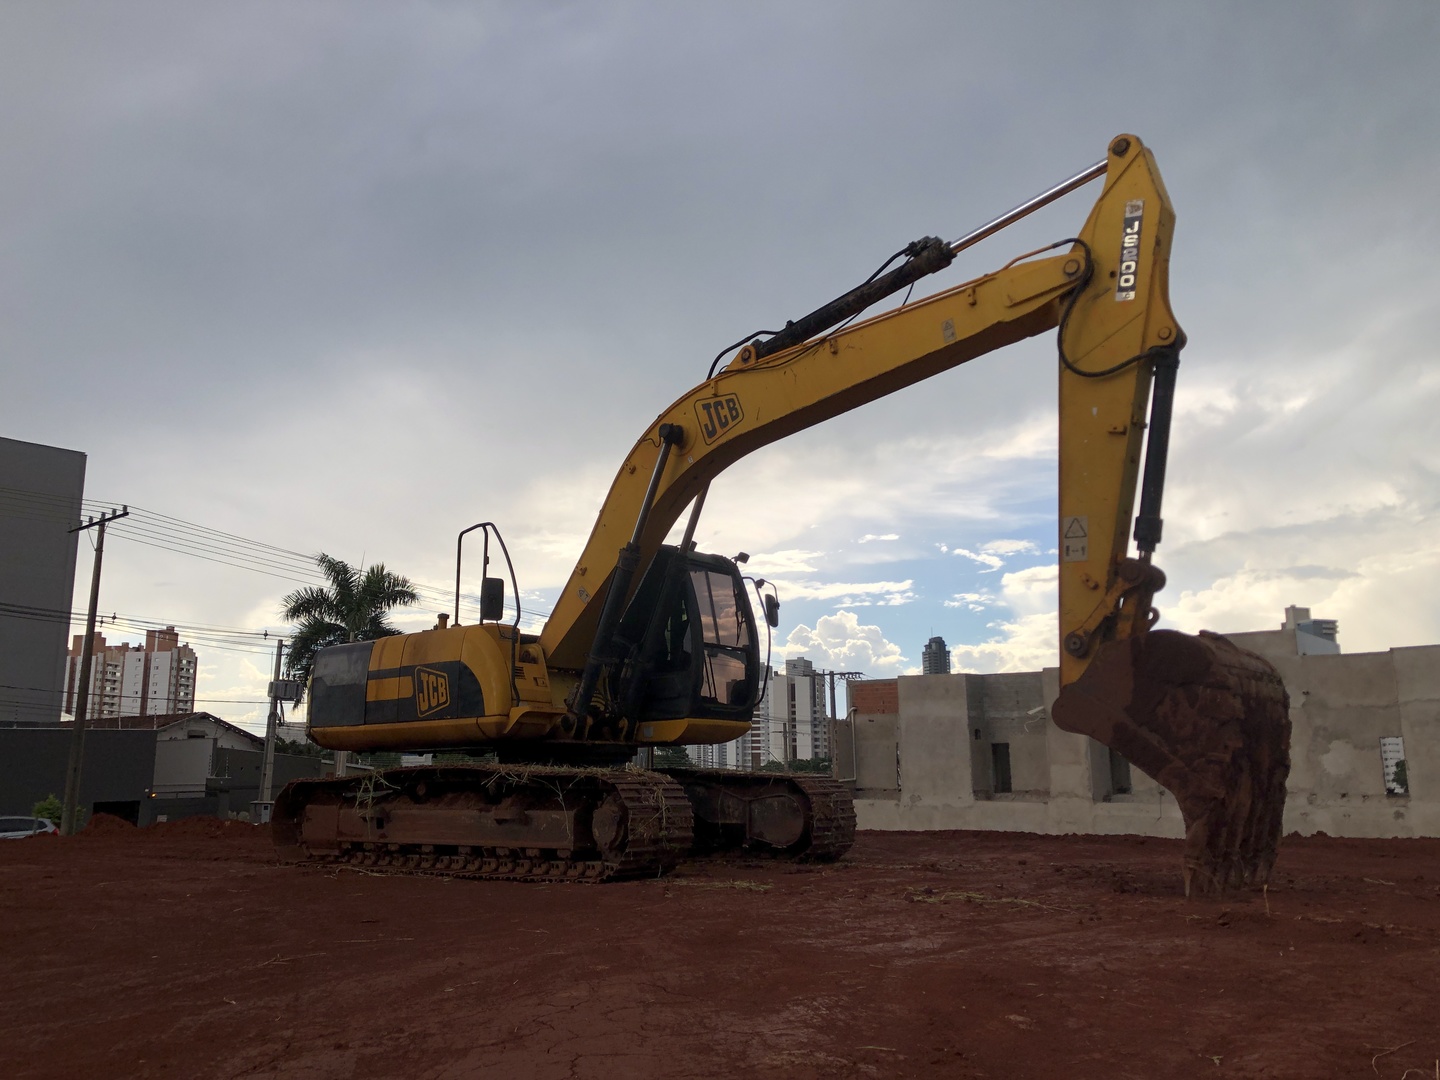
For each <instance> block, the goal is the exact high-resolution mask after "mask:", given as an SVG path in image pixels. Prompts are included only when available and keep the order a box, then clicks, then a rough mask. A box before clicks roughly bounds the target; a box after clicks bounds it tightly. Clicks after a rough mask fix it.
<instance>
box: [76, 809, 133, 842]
mask: <svg viewBox="0 0 1440 1080" xmlns="http://www.w3.org/2000/svg"><path fill="white" fill-rule="evenodd" d="M135 832H136V829H135V826H134V825H131V824H130V822H128V821H126V820H125V819H124V818H122V817H116V816H115V815H114V814H95V815H93V816H92V817H91V818H90V820H89V821H87V822H86V823H85V828H83V829H81V830H80V835H81V836H91V837H96V836H133V835H135Z"/></svg>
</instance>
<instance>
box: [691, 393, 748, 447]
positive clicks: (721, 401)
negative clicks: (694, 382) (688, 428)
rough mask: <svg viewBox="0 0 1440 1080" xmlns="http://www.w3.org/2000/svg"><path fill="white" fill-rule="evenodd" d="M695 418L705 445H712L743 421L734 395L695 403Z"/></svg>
mask: <svg viewBox="0 0 1440 1080" xmlns="http://www.w3.org/2000/svg"><path fill="white" fill-rule="evenodd" d="M695 417H696V419H698V420H699V421H700V435H701V437H703V438H704V440H705V442H706V443H713V442H714V441H715V440H716V439H718V438H720V436H721V435H724V434H725V432H727V431H729V430H730V429H731V428H732V427H734V426H735V425H736V424H738V423H739V422H740V421H741V420H744V419H745V412H744V410H742V409H741V408H740V399H739V398H738V397H736V396H735V395H734V394H726V395H725V396H724V397H718V398H707V399H706V400H705V401H697V402H696V403H695Z"/></svg>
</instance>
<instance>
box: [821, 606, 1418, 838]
mask: <svg viewBox="0 0 1440 1080" xmlns="http://www.w3.org/2000/svg"><path fill="white" fill-rule="evenodd" d="M1337 629H1338V628H1337V626H1336V624H1335V623H1334V622H1333V621H1331V620H1325V619H1314V618H1311V616H1310V612H1309V611H1308V609H1305V608H1296V607H1292V608H1288V609H1287V610H1286V614H1285V621H1284V623H1283V624H1282V625H1281V627H1280V628H1279V629H1277V630H1269V631H1259V632H1254V633H1240V634H1230V635H1227V636H1228V637H1230V638H1231V640H1233V641H1234V642H1235V643H1236V644H1237V645H1240V646H1242V647H1243V648H1246V649H1250V650H1251V651H1253V652H1256V653H1258V654H1260V655H1261V656H1263V657H1264V658H1265V659H1267V660H1269V661H1270V662H1271V663H1272V664H1274V665H1275V666H1276V668H1277V669H1278V670H1279V671H1280V673H1281V675H1282V677H1283V678H1284V680H1285V685H1286V688H1287V689H1288V691H1289V694H1290V718H1291V724H1292V736H1291V758H1292V764H1291V770H1290V777H1289V783H1288V799H1287V803H1286V812H1285V831H1286V832H1299V833H1305V834H1308V833H1314V832H1320V831H1323V832H1326V833H1329V834H1330V835H1332V836H1440V645H1426V646H1417V647H1412V648H1399V649H1390V650H1388V651H1386V652H1376V653H1353V654H1348V655H1346V654H1343V653H1342V652H1341V650H1340V645H1339V642H1338V639H1337ZM850 693H851V696H850V705H851V714H850V715H851V718H852V719H851V721H850V722H843V721H842V722H840V723H838V724H837V725H836V733H835V739H834V742H835V747H834V749H835V760H836V774H837V775H838V776H840V777H842V778H849V779H851V780H852V782H853V783H854V786H855V797H856V814H857V817H858V820H859V825H860V827H861V828H862V829H999V830H1019V831H1025V832H1045V833H1067V832H1078V833H1131V834H1139V835H1150V836H1175V837H1178V836H1181V835H1183V829H1182V825H1181V818H1180V811H1179V807H1178V806H1177V805H1176V804H1175V800H1174V799H1173V798H1172V797H1171V796H1170V795H1169V793H1168V792H1166V791H1165V790H1164V789H1163V788H1161V787H1160V786H1159V785H1158V784H1156V783H1155V782H1154V781H1153V780H1151V779H1150V778H1149V777H1147V776H1145V775H1144V774H1143V773H1141V772H1140V771H1139V770H1132V769H1131V768H1130V766H1129V764H1128V763H1127V762H1126V761H1125V760H1124V758H1122V757H1119V756H1118V755H1116V754H1114V753H1113V752H1111V751H1110V750H1108V749H1106V748H1105V747H1104V746H1102V745H1100V744H1099V743H1097V742H1094V741H1093V740H1091V739H1089V738H1086V737H1085V736H1082V735H1072V734H1069V733H1067V732H1064V731H1061V730H1060V729H1059V728H1057V727H1056V726H1055V725H1054V724H1052V723H1051V722H1050V717H1049V710H1050V706H1051V705H1052V704H1053V702H1054V701H1055V698H1056V696H1057V695H1058V693H1059V675H1058V671H1057V670H1056V669H1053V668H1050V669H1046V670H1044V671H1033V672H1019V673H1013V674H1001V675H913V676H901V677H899V678H895V679H884V680H875V681H869V682H860V683H854V684H852V685H851V687H850Z"/></svg>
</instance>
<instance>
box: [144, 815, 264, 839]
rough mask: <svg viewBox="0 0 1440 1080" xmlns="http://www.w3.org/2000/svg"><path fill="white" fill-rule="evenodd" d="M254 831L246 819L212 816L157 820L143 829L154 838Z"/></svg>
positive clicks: (238, 834)
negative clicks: (228, 819) (223, 819)
mask: <svg viewBox="0 0 1440 1080" xmlns="http://www.w3.org/2000/svg"><path fill="white" fill-rule="evenodd" d="M255 831H256V826H254V825H251V824H250V823H249V822H248V821H222V820H221V819H220V818H213V817H201V816H196V817H186V818H180V819H178V820H177V821H159V822H156V823H155V824H154V825H151V826H150V827H149V828H148V829H146V830H145V832H146V833H147V834H149V835H150V836H151V837H153V838H155V839H180V838H189V839H200V838H212V837H213V838H215V839H220V838H224V837H231V836H235V837H238V836H240V835H242V834H243V835H245V836H250V835H252V834H253V833H254V832H255Z"/></svg>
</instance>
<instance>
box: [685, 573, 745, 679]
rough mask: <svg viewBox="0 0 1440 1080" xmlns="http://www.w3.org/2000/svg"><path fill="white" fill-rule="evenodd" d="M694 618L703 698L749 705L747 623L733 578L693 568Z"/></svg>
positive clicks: (691, 581) (691, 580)
mask: <svg viewBox="0 0 1440 1080" xmlns="http://www.w3.org/2000/svg"><path fill="white" fill-rule="evenodd" d="M690 584H691V586H692V587H693V588H694V590H695V600H696V619H697V621H698V622H699V627H700V638H701V641H702V642H703V649H704V662H703V666H702V671H701V682H700V697H701V700H702V701H707V702H709V703H711V704H715V705H720V706H731V707H734V706H748V705H749V704H750V703H751V702H750V698H751V694H752V688H751V681H750V671H749V668H748V666H747V663H746V661H747V659H748V658H749V655H750V652H751V635H750V625H749V622H748V621H747V620H746V618H745V616H744V613H743V609H742V606H741V597H739V596H737V595H736V592H735V589H736V582H735V578H734V577H732V576H731V575H729V574H724V573H719V572H717V571H714V570H704V569H700V568H692V569H691V570H690Z"/></svg>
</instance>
